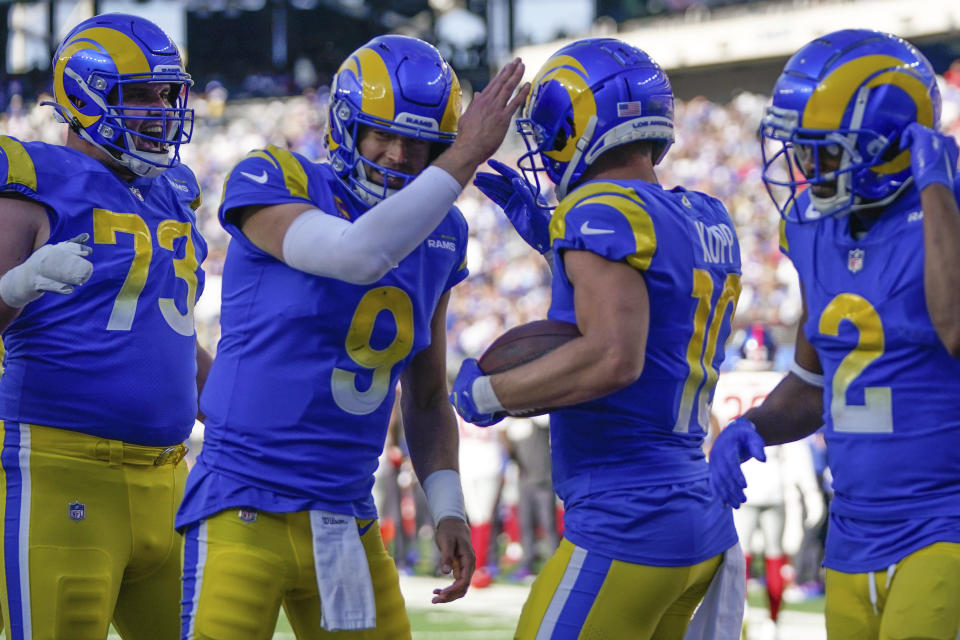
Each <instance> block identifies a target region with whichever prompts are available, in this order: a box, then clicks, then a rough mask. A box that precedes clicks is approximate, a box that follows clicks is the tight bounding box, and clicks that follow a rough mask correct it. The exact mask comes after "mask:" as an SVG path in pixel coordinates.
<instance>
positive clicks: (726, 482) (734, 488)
mask: <svg viewBox="0 0 960 640" xmlns="http://www.w3.org/2000/svg"><path fill="white" fill-rule="evenodd" d="M763 446H764V442H763V438H761V437H760V434H759V433H757V430H756V428H755V427H754V426H753V423H752V422H750V421H749V420H747V419H746V418H737V419H736V420H734V421H733V422H731V423H730V424H728V425H727V427H726V428H725V429H724V430H723V431H721V432H720V435H719V436H717V440H716V441H715V442H714V443H713V448H712V449H710V487H711V489H713V493H714V494H715V495H716V496H717V497H719V498H720V500H721V501H722V502H723V504H726V505H730V506H731V507H733V508H734V509H736V508H738V507H739V506H740V505H741V504H743V503H744V502H746V501H747V496H745V495H744V493H743V490H744V489H746V487H747V481H746V479H745V478H744V477H743V471H741V470H740V464H741V463H743V462H746V461H747V460H749V459H750V458H756V459H757V460H759V461H760V462H766V461H767V456H766V454H765V453H764V452H763Z"/></svg>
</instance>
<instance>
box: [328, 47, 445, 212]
mask: <svg viewBox="0 0 960 640" xmlns="http://www.w3.org/2000/svg"><path fill="white" fill-rule="evenodd" d="M460 95H461V94H460V81H459V80H458V79H457V75H456V73H454V71H453V69H452V68H451V67H450V65H449V64H447V62H446V61H445V60H444V59H443V57H442V56H441V55H440V52H439V51H437V49H436V47H434V46H433V45H431V44H429V43H427V42H424V41H423V40H419V39H417V38H411V37H409V36H399V35H386V36H379V37H376V38H374V39H373V40H371V41H370V42H368V43H367V44H365V45H363V46H362V47H360V48H359V49H357V50H356V51H354V52H353V53H351V54H350V56H349V57H348V58H347V59H346V60H345V61H344V63H343V64H342V65H340V69H339V70H338V71H337V73H336V75H335V76H334V78H333V82H332V83H331V87H330V112H329V117H328V119H327V135H326V136H325V138H324V143H325V145H326V147H327V150H328V151H329V152H330V164H331V166H332V167H333V170H334V171H335V172H336V174H337V175H338V176H339V177H340V179H341V180H343V181H344V182H345V183H346V184H348V185H349V186H350V187H351V189H353V192H354V193H356V194H357V195H358V196H359V197H360V198H361V199H362V200H363V201H364V202H366V203H367V204H376V203H377V202H379V201H380V200H383V199H384V198H386V197H387V196H389V195H390V194H391V193H393V192H394V191H395V190H396V189H394V188H390V187H389V186H388V185H389V184H394V185H397V184H399V185H400V187H398V188H402V187H403V186H405V185H406V184H407V183H408V182H409V181H410V180H412V179H413V178H414V177H415V176H413V175H410V174H407V173H403V172H400V171H396V170H393V169H387V168H386V167H383V166H381V165H379V164H377V163H375V162H372V161H370V160H369V159H367V158H364V157H363V156H361V155H360V151H359V148H358V143H359V140H360V135H361V134H362V130H361V129H360V127H361V126H364V127H373V128H375V129H381V130H383V131H388V132H390V133H396V134H400V135H404V136H409V137H411V138H418V139H422V140H428V141H430V142H431V143H436V148H435V149H434V150H433V155H437V154H439V152H440V151H442V150H443V149H444V148H446V147H447V146H448V145H449V144H450V143H452V142H453V141H454V139H455V138H456V135H457V123H458V122H459V120H460ZM371 169H373V170H376V171H379V172H380V173H381V175H382V176H383V184H376V183H374V182H373V181H371V180H370V179H369V177H368V174H369V171H370V170H371Z"/></svg>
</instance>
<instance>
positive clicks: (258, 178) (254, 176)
mask: <svg viewBox="0 0 960 640" xmlns="http://www.w3.org/2000/svg"><path fill="white" fill-rule="evenodd" d="M240 175H242V176H245V177H247V178H250V179H251V180H253V181H254V182H259V183H260V184H266V183H267V170H266V169H264V170H263V173H261V174H260V175H257V174H255V173H247V172H246V171H241V172H240Z"/></svg>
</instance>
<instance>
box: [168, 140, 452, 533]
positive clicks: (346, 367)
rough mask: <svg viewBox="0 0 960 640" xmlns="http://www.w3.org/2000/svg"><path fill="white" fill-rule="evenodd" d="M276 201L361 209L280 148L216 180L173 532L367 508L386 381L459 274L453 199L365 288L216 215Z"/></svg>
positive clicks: (417, 345)
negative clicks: (197, 437)
mask: <svg viewBox="0 0 960 640" xmlns="http://www.w3.org/2000/svg"><path fill="white" fill-rule="evenodd" d="M285 202H307V203H311V204H313V205H314V206H316V207H317V208H318V209H319V210H321V211H323V212H325V213H326V214H328V215H335V216H340V217H343V218H345V219H347V220H356V219H357V218H358V217H359V216H361V215H363V213H364V211H365V210H366V207H365V206H364V205H362V204H361V203H360V201H359V200H358V199H357V198H356V197H355V196H354V195H353V194H352V193H351V192H350V191H349V189H348V188H347V187H346V186H344V185H343V183H342V182H341V181H340V180H339V179H338V178H337V177H336V175H335V174H334V172H333V170H332V169H331V168H330V166H329V165H328V164H326V163H313V162H310V161H309V160H306V159H305V158H303V157H302V156H300V155H298V154H295V153H291V152H290V151H287V150H284V149H281V148H278V147H269V148H267V149H265V150H260V151H254V152H252V153H251V154H249V155H248V156H247V157H246V158H245V159H244V160H242V161H241V162H240V163H239V164H238V165H237V166H236V167H235V168H234V169H233V171H232V172H231V173H230V176H229V177H228V178H227V182H226V186H225V189H224V200H223V203H222V204H221V207H220V219H221V222H222V223H223V225H224V227H225V228H226V229H227V231H229V232H230V234H231V235H232V240H231V242H230V247H229V249H228V251H227V257H226V263H225V265H224V273H223V294H222V296H223V302H222V307H221V326H222V332H221V333H222V337H221V339H220V344H219V347H218V351H217V358H216V361H215V362H214V364H213V368H212V370H211V372H210V376H209V378H208V379H207V382H206V386H205V388H204V392H203V396H202V398H201V406H202V408H203V410H204V412H205V414H206V416H207V420H206V429H205V433H204V447H203V451H202V452H201V454H200V456H199V458H198V462H197V465H196V467H195V468H194V469H193V470H192V471H191V474H190V478H189V480H188V484H187V490H186V497H185V499H184V502H183V506H182V507H181V510H180V514H179V517H178V519H177V526H178V527H184V526H187V525H189V524H191V523H193V522H196V521H198V520H199V519H201V518H204V517H206V516H209V515H211V514H214V513H217V512H218V511H221V510H223V509H226V508H229V507H234V506H246V507H253V508H257V509H262V510H266V511H273V512H289V511H302V510H306V509H317V508H323V509H328V510H331V511H335V512H337V513H344V514H353V515H355V516H356V517H360V518H374V517H376V510H375V508H374V505H373V500H372V498H371V495H370V490H371V488H372V486H373V472H374V471H375V469H376V466H377V458H378V456H379V454H380V451H381V449H382V448H383V443H384V440H385V439H386V433H387V424H388V421H389V417H390V410H391V407H392V405H393V400H394V389H395V387H396V383H397V379H398V377H399V375H400V372H401V371H402V370H403V369H404V368H405V367H406V365H407V364H408V363H409V362H410V360H411V359H412V358H413V356H414V355H415V354H416V353H417V352H419V351H420V350H422V349H423V348H425V347H426V346H428V345H429V344H430V340H431V332H430V322H431V320H432V318H433V315H434V311H435V309H436V306H437V303H438V301H439V300H440V298H441V296H443V294H444V293H445V292H446V291H447V290H448V289H450V288H451V287H452V286H454V285H455V284H456V283H458V282H459V281H461V280H462V279H463V278H465V277H466V275H467V271H466V264H465V256H466V243H467V225H466V221H465V220H464V218H463V216H462V215H461V214H460V212H459V211H458V210H457V209H455V208H454V209H451V211H450V212H449V214H448V215H447V216H446V217H445V218H444V220H443V221H442V222H441V223H440V225H439V226H438V227H437V228H436V229H435V230H434V231H433V233H431V235H430V236H429V237H428V238H427V239H426V240H425V241H424V242H423V243H422V244H421V245H420V246H419V247H418V248H417V249H415V250H414V251H413V252H412V253H411V254H410V255H408V256H407V257H406V258H404V259H403V260H402V261H401V262H400V264H399V265H398V266H397V267H396V268H394V269H393V270H391V271H390V272H389V273H388V274H387V275H385V276H384V277H383V278H381V279H380V280H379V281H377V282H375V283H373V284H370V285H356V284H350V283H348V282H344V281H341V280H337V279H333V278H326V277H320V276H314V275H311V274H309V273H306V272H303V271H298V270H297V269H294V268H292V267H289V266H287V265H286V264H284V263H283V262H281V261H279V260H276V259H275V258H273V257H271V256H270V255H268V254H267V253H265V252H263V251H262V250H260V249H258V248H257V247H256V246H255V245H254V244H253V243H252V242H250V241H249V240H248V239H247V237H246V236H245V235H244V234H243V232H242V231H241V230H240V229H239V228H238V227H237V226H236V225H235V224H234V221H233V220H232V219H231V218H230V217H229V216H228V213H229V212H230V211H231V210H232V209H235V208H237V207H244V206H248V205H272V204H278V203H285ZM323 250H324V248H323V246H318V247H317V251H323Z"/></svg>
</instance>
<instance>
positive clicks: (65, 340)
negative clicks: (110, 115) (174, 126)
mask: <svg viewBox="0 0 960 640" xmlns="http://www.w3.org/2000/svg"><path fill="white" fill-rule="evenodd" d="M0 179H2V180H3V182H2V186H0V189H2V190H3V191H7V192H15V193H17V194H20V195H22V196H25V197H27V198H29V199H31V200H33V201H34V202H37V203H39V204H41V205H43V207H44V208H46V210H47V215H48V217H49V221H50V239H49V240H48V243H49V244H56V243H58V242H63V241H65V240H69V239H71V238H73V237H75V236H77V235H79V234H81V233H88V234H90V241H89V245H90V246H91V247H92V248H93V254H92V255H91V256H90V257H89V258H88V259H89V260H90V261H91V262H92V263H93V275H92V276H91V277H90V280H89V281H87V282H86V284H84V285H82V286H79V287H77V288H76V289H75V290H74V292H73V293H72V294H69V295H58V294H55V293H47V294H45V295H43V296H41V297H40V298H39V299H37V300H35V301H33V302H31V303H29V304H28V305H26V306H25V307H24V309H23V311H21V313H20V315H19V316H18V317H17V318H16V319H15V320H14V321H13V323H12V324H11V325H10V326H9V327H8V328H7V329H6V331H4V333H3V342H4V345H5V348H6V355H5V361H4V366H5V371H4V375H3V378H2V381H0V418H4V419H6V420H14V421H19V422H25V423H30V424H40V425H49V426H54V427H59V428H63V429H70V430H74V431H81V432H83V433H87V434H90V435H94V436H99V437H103V438H112V439H116V440H123V441H125V442H131V443H134V444H142V445H150V446H168V445H172V444H177V443H179V442H182V441H183V440H184V439H185V438H186V437H187V436H188V435H189V433H190V429H191V428H192V427H193V422H194V417H195V416H196V413H197V385H196V375H197V366H196V338H195V333H194V323H193V307H194V303H195V302H196V300H197V298H198V297H199V295H200V293H201V291H202V290H203V283H204V279H203V270H202V269H201V268H200V264H201V263H202V262H203V259H204V257H205V256H206V251H207V249H206V243H205V242H204V240H203V238H202V237H201V236H200V234H199V232H198V231H197V228H196V216H195V214H194V210H195V209H196V208H197V207H198V206H200V187H199V185H198V184H197V180H196V178H195V177H194V175H193V173H192V172H191V171H190V170H189V169H188V168H187V167H186V166H184V165H180V166H178V167H175V168H173V169H169V170H167V171H166V172H164V173H163V174H162V175H160V176H159V177H157V178H152V179H146V178H138V179H135V180H133V181H132V182H126V181H124V180H121V179H120V178H119V177H118V176H117V175H116V174H115V173H114V172H113V171H111V170H110V169H108V168H107V167H106V166H105V165H104V164H102V163H101V162H99V161H97V160H95V159H93V158H91V157H89V156H87V155H85V154H83V153H81V152H79V151H76V150H74V149H69V148H67V147H63V146H58V145H48V144H44V143H41V142H26V143H24V142H20V141H18V140H15V139H14V138H9V137H6V136H3V137H0Z"/></svg>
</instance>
